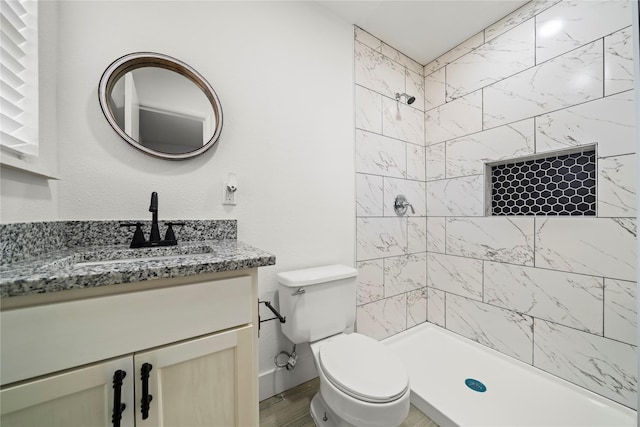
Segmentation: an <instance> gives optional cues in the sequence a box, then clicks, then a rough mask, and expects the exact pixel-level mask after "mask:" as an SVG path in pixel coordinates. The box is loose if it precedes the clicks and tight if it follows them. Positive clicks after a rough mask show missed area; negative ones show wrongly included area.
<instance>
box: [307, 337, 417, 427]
mask: <svg viewBox="0 0 640 427" xmlns="http://www.w3.org/2000/svg"><path fill="white" fill-rule="evenodd" d="M311 351H312V353H313V360H314V363H315V365H316V369H317V370H318V376H319V378H320V392H319V393H318V395H317V396H316V397H317V398H318V399H317V400H318V401H317V402H316V403H315V405H313V404H312V416H313V418H314V421H315V422H316V424H317V425H319V426H326V427H329V426H332V427H333V426H336V427H347V426H357V427H364V426H369V427H391V426H398V425H400V424H401V423H402V421H403V420H404V419H405V418H406V416H407V414H408V413H409V406H410V401H409V398H410V390H409V378H408V376H407V373H406V370H405V369H404V367H403V366H402V365H400V364H399V363H398V360H396V358H395V356H394V355H393V354H392V353H391V352H390V351H389V350H388V349H387V348H386V347H385V346H384V345H382V344H380V343H379V342H378V341H376V340H374V339H372V338H369V337H367V336H365V335H360V334H357V333H353V334H348V335H347V334H340V335H337V336H333V337H330V338H327V339H325V340H321V341H318V342H314V343H311ZM314 399H315V398H314ZM323 405H324V406H326V408H323ZM314 406H315V407H314ZM314 409H315V411H314ZM326 409H329V410H328V411H326ZM323 410H324V411H323ZM313 412H316V413H313Z"/></svg>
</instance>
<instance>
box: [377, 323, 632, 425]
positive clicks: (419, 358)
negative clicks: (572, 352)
mask: <svg viewBox="0 0 640 427" xmlns="http://www.w3.org/2000/svg"><path fill="white" fill-rule="evenodd" d="M382 342H383V343H385V344H387V345H388V346H389V347H390V348H391V349H392V350H393V351H394V352H396V353H397V355H398V357H400V359H401V360H403V361H404V363H405V365H406V367H407V371H408V372H409V381H410V384H411V402H412V403H413V404H414V405H415V406H416V407H418V409H420V410H421V411H422V412H424V413H425V414H426V415H427V416H428V417H430V418H431V419H433V420H434V421H435V422H437V423H438V424H440V425H442V426H451V425H457V426H510V427H511V426H514V427H515V426H616V427H617V426H635V425H636V412H635V411H634V410H632V409H630V408H627V407H626V406H623V405H620V404H618V403H616V402H613V401H611V400H609V399H605V398H603V397H601V396H599V395H597V394H595V393H591V392H589V391H588V390H585V389H583V388H581V387H577V386H575V385H573V384H571V383H569V382H567V381H564V380H562V379H560V378H557V377H555V376H553V375H550V374H547V373H545V372H543V371H541V370H539V369H536V368H533V367H532V366H529V365H527V364H525V363H522V362H520V361H518V360H515V359H513V358H511V357H508V356H505V355H503V354H501V353H498V352H497V351H494V350H491V349H489V348H487V347H485V346H482V345H480V344H477V343H475V342H473V341H471V340H468V339H466V338H464V337H461V336H459V335H456V334H454V333H452V332H449V331H447V330H445V329H443V328H440V327H438V326H435V325H433V324H428V323H425V324H422V325H419V326H416V327H414V328H411V329H409V330H407V331H405V332H402V333H400V334H398V335H395V336H392V337H390V338H387V339H385V340H383V341H382ZM467 378H473V379H476V380H479V381H481V382H482V383H484V385H485V386H486V388H487V390H486V392H484V393H481V392H477V391H473V390H471V389H469V388H468V387H467V386H466V385H465V379H467Z"/></svg>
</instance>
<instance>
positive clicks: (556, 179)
mask: <svg viewBox="0 0 640 427" xmlns="http://www.w3.org/2000/svg"><path fill="white" fill-rule="evenodd" d="M595 214H596V153H595V150H591V151H583V152H579V153H571V154H562V155H556V156H553V157H545V158H542V159H534V160H525V161H521V162H515V163H506V164H500V165H493V166H491V215H572V216H575V215H591V216H594V215H595Z"/></svg>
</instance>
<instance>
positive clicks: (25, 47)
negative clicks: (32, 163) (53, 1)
mask: <svg viewBox="0 0 640 427" xmlns="http://www.w3.org/2000/svg"><path fill="white" fill-rule="evenodd" d="M0 120H1V121H0V148H1V149H2V151H3V153H4V154H6V153H9V154H12V155H14V156H16V157H19V158H22V157H24V156H25V155H28V156H37V155H38V4H37V0H0Z"/></svg>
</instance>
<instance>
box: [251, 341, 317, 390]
mask: <svg viewBox="0 0 640 427" xmlns="http://www.w3.org/2000/svg"><path fill="white" fill-rule="evenodd" d="M317 376H318V373H317V372H316V367H315V366H314V365H313V355H312V354H311V352H309V353H308V354H305V355H304V356H303V357H299V358H298V361H297V363H296V367H295V369H293V370H291V371H287V370H286V369H285V368H276V367H274V368H273V369H270V370H268V371H265V372H261V373H260V376H259V381H260V382H259V386H260V391H259V393H260V400H261V401H262V400H264V399H268V398H270V397H271V396H274V395H276V394H278V393H282V392H283V391H285V390H289V389H290V388H292V387H295V386H297V385H298V384H302V383H303V382H305V381H309V380H310V379H313V378H315V377H317Z"/></svg>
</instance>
